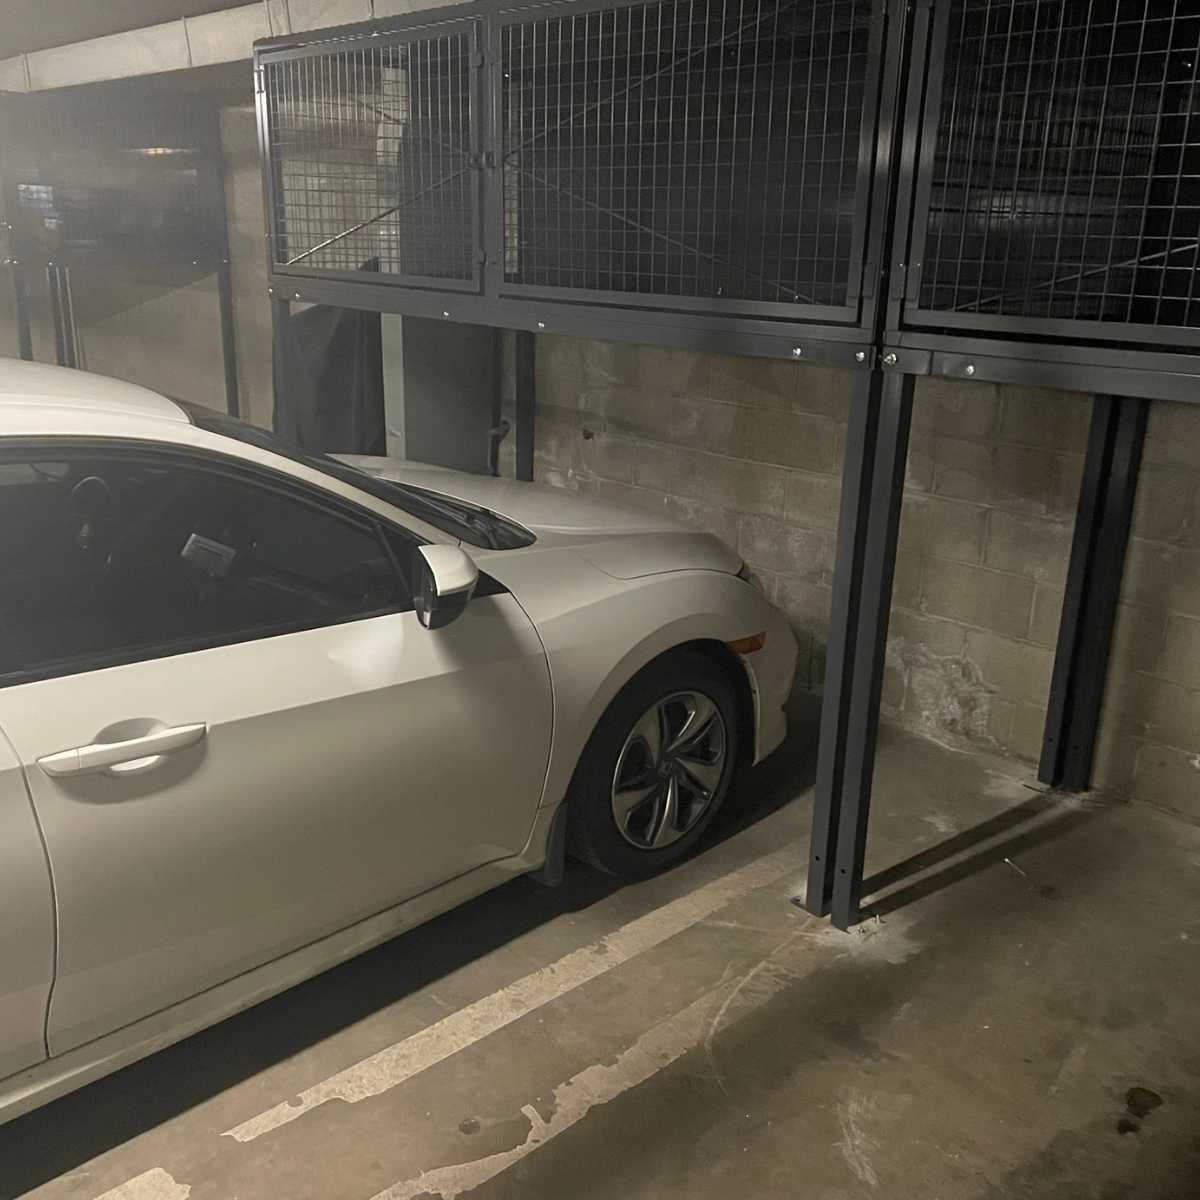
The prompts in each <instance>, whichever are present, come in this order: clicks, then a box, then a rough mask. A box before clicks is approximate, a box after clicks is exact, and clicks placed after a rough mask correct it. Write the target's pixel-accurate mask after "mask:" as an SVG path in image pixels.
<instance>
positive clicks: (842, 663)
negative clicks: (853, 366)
mask: <svg viewBox="0 0 1200 1200" xmlns="http://www.w3.org/2000/svg"><path fill="white" fill-rule="evenodd" d="M851 386H852V388H853V392H852V394H851V398H850V416H849V421H848V424H847V427H846V453H845V460H844V463H843V467H842V497H841V507H840V510H839V513H838V540H837V559H836V561H835V563H834V568H833V597H832V602H831V606H830V607H831V616H830V623H829V634H828V641H827V644H826V648H825V689H824V697H823V701H822V705H821V731H820V741H819V749H818V753H817V784H816V798H815V800H814V802H813V817H812V836H811V840H810V843H809V852H808V884H807V890H806V893H805V898H804V907H805V908H807V909H808V911H809V912H810V913H812V914H813V915H814V916H824V915H825V914H826V913H827V912H828V911H829V905H830V903H831V902H832V900H833V876H834V858H835V856H836V853H837V843H838V817H839V814H840V812H841V800H842V779H843V774H844V767H845V751H846V726H847V722H848V719H849V711H850V697H851V694H852V690H853V679H854V654H855V650H856V647H857V638H856V636H855V635H856V631H857V628H858V604H859V598H860V596H861V594H862V569H863V550H864V547H865V543H866V531H867V524H868V515H869V511H870V498H871V476H872V462H873V459H874V455H875V435H876V431H877V429H878V427H879V400H880V395H881V393H882V390H883V372H882V371H878V370H876V371H859V372H856V373H855V374H854V376H853V378H852V384H851Z"/></svg>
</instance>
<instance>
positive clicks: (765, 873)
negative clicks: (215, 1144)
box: [222, 848, 797, 1142]
mask: <svg viewBox="0 0 1200 1200" xmlns="http://www.w3.org/2000/svg"><path fill="white" fill-rule="evenodd" d="M796 865H797V863H796V851H795V849H794V848H789V849H786V850H780V851H776V852H775V853H774V854H769V855H767V856H766V857H764V858H760V859H758V860H756V861H755V862H752V863H749V864H748V865H747V866H744V867H742V868H741V869H740V870H738V871H734V872H732V873H731V874H729V875H726V876H723V877H722V878H720V879H717V880H714V881H713V882H712V883H709V884H705V885H704V886H703V887H701V888H697V889H696V891H694V892H690V893H689V894H688V895H686V896H681V897H680V898H679V899H678V900H672V901H671V902H670V903H669V904H665V905H664V906H663V907H662V908H659V909H655V911H654V912H651V913H647V914H646V915H645V916H643V917H639V918H637V920H634V921H630V922H629V924H627V925H623V926H622V927H621V928H620V929H618V930H616V931H615V932H614V933H610V934H607V935H606V936H605V937H603V938H600V939H599V941H596V942H593V943H592V944H591V945H588V946H584V947H582V948H580V949H579V950H573V951H572V952H571V953H570V954H567V955H564V956H563V957H562V958H560V959H559V960H558V961H557V962H554V963H551V964H550V966H547V967H542V968H541V969H540V970H537V971H534V972H533V973H532V974H530V975H526V976H525V977H524V978H523V979H518V980H516V981H515V982H514V983H510V984H509V985H508V986H507V987H505V988H501V990H500V991H498V992H494V993H493V994H492V995H490V996H485V997H483V998H482V999H480V1000H477V1001H475V1003H473V1004H469V1005H467V1007H466V1008H462V1009H459V1010H458V1012H455V1013H452V1014H451V1015H450V1016H448V1017H444V1018H443V1019H442V1020H440V1021H438V1022H436V1023H435V1024H433V1025H430V1026H428V1027H427V1028H425V1029H422V1030H421V1031H420V1032H419V1033H415V1034H413V1035H412V1037H409V1038H405V1039H404V1040H403V1041H400V1042H396V1043H394V1044H393V1045H391V1046H388V1047H386V1048H385V1049H383V1050H380V1051H378V1052H377V1053H375V1054H372V1055H371V1056H370V1057H368V1058H364V1059H362V1060H361V1061H360V1062H357V1063H355V1064H354V1065H353V1066H350V1067H347V1068H346V1069H345V1070H344V1071H339V1072H338V1073H337V1074H336V1075H331V1076H330V1077H329V1078H328V1079H325V1080H322V1081H321V1082H320V1083H317V1084H314V1085H313V1086H312V1087H310V1088H308V1089H306V1090H305V1091H303V1092H301V1093H300V1096H299V1101H298V1102H296V1101H293V1102H291V1103H287V1102H285V1103H281V1104H276V1105H275V1106H274V1107H273V1108H269V1109H267V1110H266V1111H265V1112H262V1113H259V1114H258V1116H255V1117H251V1118H250V1119H249V1120H248V1121H243V1122H242V1124H240V1125H237V1126H235V1127H234V1128H233V1129H228V1130H226V1131H225V1133H224V1134H223V1135H222V1136H224V1137H231V1138H234V1139H236V1140H237V1141H239V1142H249V1141H253V1140H254V1139H255V1138H259V1137H262V1136H263V1134H265V1133H270V1132H271V1130H273V1129H278V1128H280V1126H282V1125H286V1124H288V1123H289V1122H290V1121H294V1120H296V1118H297V1117H301V1116H303V1115H304V1114H305V1113H306V1112H309V1111H311V1110H312V1109H314V1108H316V1107H318V1106H319V1105H321V1104H325V1103H326V1102H327V1101H330V1100H343V1101H345V1102H346V1103H348V1104H357V1103H358V1102H359V1101H361V1100H367V1099H370V1098H371V1097H372V1096H378V1095H381V1094H382V1093H383V1092H386V1091H389V1090H390V1089H391V1088H394V1087H397V1086H398V1085H399V1084H402V1083H403V1082H404V1081H405V1080H406V1079H411V1078H412V1077H413V1076H414V1075H416V1074H418V1073H419V1072H421V1071H424V1070H427V1069H428V1068H429V1067H432V1066H434V1065H435V1064H437V1063H440V1062H442V1061H444V1060H445V1059H447V1058H449V1057H450V1056H451V1055H453V1054H457V1053H458V1052H459V1051H460V1050H464V1049H466V1047H468V1046H471V1045H473V1044H474V1043H475V1042H478V1041H479V1040H480V1039H481V1038H485V1037H487V1036H488V1035H489V1034H491V1033H495V1032H496V1030H498V1029H503V1028H504V1027H505V1026H506V1025H510V1024H512V1022H513V1021H516V1020H518V1019H520V1018H521V1017H524V1016H526V1015H528V1014H529V1013H531V1012H534V1011H536V1010H537V1009H539V1008H541V1007H542V1006H543V1005H545V1004H549V1003H550V1001H552V1000H556V999H558V997H560V996H563V995H565V994H566V993H567V992H570V991H573V990H574V989H575V988H577V987H580V986H581V985H583V984H585V983H587V982H589V981H590V980H592V979H596V978H598V977H599V976H601V975H603V974H605V973H606V972H607V971H611V970H612V969H613V968H614V967H617V966H620V965H621V964H622V963H625V962H628V961H629V960H630V959H631V958H634V957H635V956H636V955H638V954H642V953H644V952H645V951H647V950H650V949H652V948H653V947H655V946H658V945H661V944H662V943H663V942H665V941H667V939H668V938H672V937H674V936H675V935H676V934H678V933H682V932H683V931H684V930H685V929H688V928H690V927H691V926H693V925H696V924H698V923H699V922H700V921H703V920H704V919H705V918H706V917H709V916H711V915H712V914H713V913H715V912H717V911H718V910H719V909H721V908H723V907H724V906H725V905H727V904H729V903H730V902H731V901H733V900H737V899H739V898H740V897H742V896H745V895H747V894H749V893H750V892H752V891H755V890H756V889H758V888H761V887H765V886H766V885H767V884H770V883H773V882H774V881H775V880H776V879H778V878H779V877H780V876H782V875H783V874H784V873H785V872H787V871H794V870H795V869H796Z"/></svg>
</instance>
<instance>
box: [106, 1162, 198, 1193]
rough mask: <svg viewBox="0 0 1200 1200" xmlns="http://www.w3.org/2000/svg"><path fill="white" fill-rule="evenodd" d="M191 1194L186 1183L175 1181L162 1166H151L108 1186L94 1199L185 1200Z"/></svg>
mask: <svg viewBox="0 0 1200 1200" xmlns="http://www.w3.org/2000/svg"><path fill="white" fill-rule="evenodd" d="M191 1194H192V1189H191V1188H190V1187H188V1185H187V1184H186V1183H176V1182H175V1180H174V1178H173V1177H172V1176H171V1175H169V1174H168V1173H167V1172H166V1171H164V1170H163V1169H162V1167H153V1168H151V1169H150V1170H149V1171H143V1172H142V1173H141V1174H140V1175H137V1176H135V1177H134V1178H133V1179H127V1180H126V1181H125V1182H124V1183H120V1184H118V1185H117V1186H116V1187H115V1188H110V1189H109V1190H108V1191H107V1192H105V1193H104V1195H102V1196H97V1197H96V1200H187V1198H188V1196H190V1195H191Z"/></svg>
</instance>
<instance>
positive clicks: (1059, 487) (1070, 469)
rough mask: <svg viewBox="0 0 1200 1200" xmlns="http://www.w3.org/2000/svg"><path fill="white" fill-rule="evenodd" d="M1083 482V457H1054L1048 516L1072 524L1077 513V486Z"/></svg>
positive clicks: (1071, 455)
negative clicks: (1062, 519) (1059, 518)
mask: <svg viewBox="0 0 1200 1200" xmlns="http://www.w3.org/2000/svg"><path fill="white" fill-rule="evenodd" d="M1082 481H1083V455H1082V454H1059V455H1056V456H1055V462H1054V481H1053V486H1052V488H1051V492H1050V510H1049V512H1050V515H1051V516H1055V517H1062V518H1064V519H1065V520H1068V521H1071V522H1072V523H1074V521H1075V514H1076V513H1077V512H1078V511H1079V485H1080V484H1081V483H1082Z"/></svg>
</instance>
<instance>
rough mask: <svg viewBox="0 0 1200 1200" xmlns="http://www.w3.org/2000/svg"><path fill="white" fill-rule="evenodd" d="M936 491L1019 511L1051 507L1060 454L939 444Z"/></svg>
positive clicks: (950, 442)
mask: <svg viewBox="0 0 1200 1200" xmlns="http://www.w3.org/2000/svg"><path fill="white" fill-rule="evenodd" d="M934 455H935V461H934V475H933V490H934V492H935V493H936V494H937V495H939V496H949V497H952V498H953V499H957V500H973V501H975V502H976V503H979V504H988V505H994V506H996V507H999V508H1006V509H1012V510H1015V511H1019V512H1036V513H1045V512H1047V511H1049V509H1050V507H1051V502H1052V497H1053V488H1054V473H1055V470H1056V467H1057V463H1056V459H1055V455H1054V454H1052V453H1050V452H1048V451H1046V450H1038V449H1034V448H1033V447H1030V446H1005V445H989V444H987V443H985V442H971V441H964V440H962V439H951V438H938V439H936V440H935V442H934Z"/></svg>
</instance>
